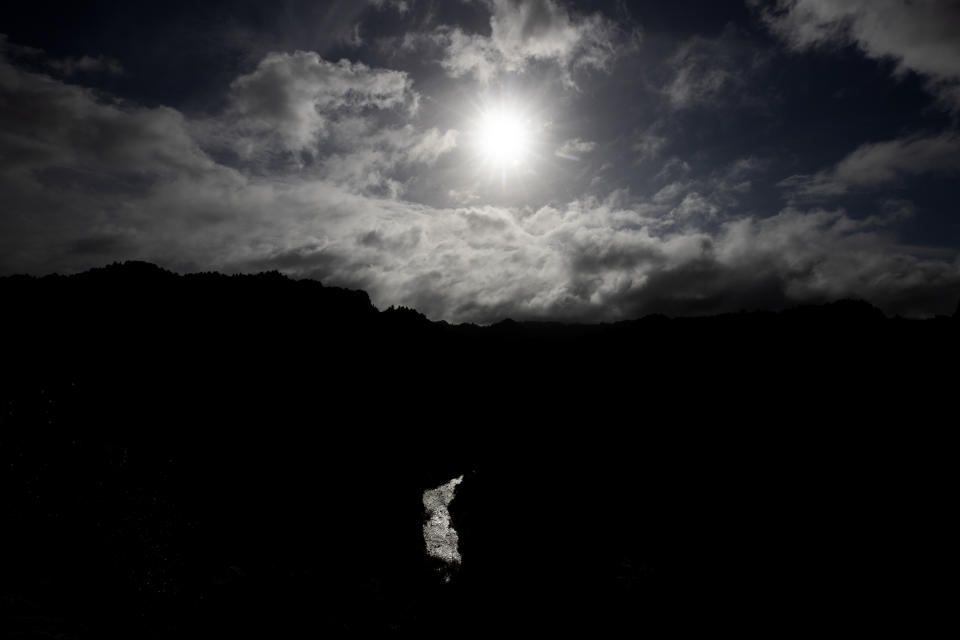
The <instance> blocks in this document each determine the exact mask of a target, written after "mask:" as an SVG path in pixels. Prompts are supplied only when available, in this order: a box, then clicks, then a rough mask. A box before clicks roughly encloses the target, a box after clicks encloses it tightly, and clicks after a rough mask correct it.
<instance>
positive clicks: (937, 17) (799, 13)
mask: <svg viewBox="0 0 960 640" xmlns="http://www.w3.org/2000/svg"><path fill="white" fill-rule="evenodd" d="M754 4H756V5H760V3H759V2H756V1H754ZM762 15H763V18H764V20H765V21H766V22H767V24H768V25H769V26H770V28H771V29H772V30H773V31H774V32H775V33H777V34H778V35H779V36H781V37H782V38H783V39H784V40H785V41H786V42H787V43H788V45H789V46H791V47H792V48H794V49H797V50H802V49H806V48H809V47H817V46H824V45H830V44H846V43H853V44H856V45H857V46H858V47H859V48H860V49H861V50H862V51H863V52H864V54H865V55H867V56H868V57H871V58H876V59H889V60H892V61H893V62H895V63H896V65H897V66H896V70H897V73H903V72H905V71H915V72H917V73H920V74H922V75H924V76H926V77H927V78H928V79H929V81H930V87H931V89H932V90H933V91H935V92H936V93H937V94H938V95H939V96H940V97H941V99H942V100H944V101H945V102H946V103H947V104H948V105H950V106H952V108H953V109H960V38H958V37H957V25H958V24H960V5H958V4H957V3H956V2H948V1H942V0H914V1H912V2H907V1H905V0H845V1H844V2H834V1H832V0H778V2H777V3H776V6H775V7H773V8H769V7H765V8H764V9H763V11H762Z"/></svg>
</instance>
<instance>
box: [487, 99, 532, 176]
mask: <svg viewBox="0 0 960 640" xmlns="http://www.w3.org/2000/svg"><path fill="white" fill-rule="evenodd" d="M477 142H478V146H479V150H480V153H481V155H482V156H483V158H484V159H485V160H486V161H487V162H489V163H490V164H491V165H493V166H495V167H497V168H500V169H506V168H508V167H515V166H517V165H519V164H520V163H521V162H522V161H523V160H524V158H525V157H526V155H527V153H528V152H529V147H530V127H529V124H528V123H527V122H526V120H525V119H524V118H523V116H522V115H520V114H519V113H518V112H515V111H510V110H508V109H502V108H501V109H496V110H491V111H488V112H487V113H485V114H483V116H482V118H481V120H480V126H479V130H478V131H477Z"/></svg>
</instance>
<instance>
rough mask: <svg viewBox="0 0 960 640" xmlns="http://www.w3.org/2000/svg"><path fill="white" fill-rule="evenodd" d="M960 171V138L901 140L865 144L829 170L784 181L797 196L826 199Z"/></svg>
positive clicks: (944, 135) (943, 135)
mask: <svg viewBox="0 0 960 640" xmlns="http://www.w3.org/2000/svg"><path fill="white" fill-rule="evenodd" d="M958 172H960V135H958V134H956V133H953V132H945V133H941V134H938V135H934V136H928V137H920V136H912V137H908V138H897V139H895V140H887V141H884V142H875V143H870V144H864V145H861V146H860V147H858V148H857V149H856V150H854V151H853V152H852V153H850V154H849V155H848V156H847V157H845V158H844V159H843V160H841V161H840V162H838V163H837V165H836V166H835V167H833V168H832V169H830V170H828V171H821V172H818V173H816V174H813V175H794V176H790V177H789V178H787V179H785V180H783V181H781V182H780V186H782V187H786V188H787V189H788V190H789V191H790V192H791V193H792V194H793V195H794V196H799V197H825V196H836V195H841V194H844V193H847V192H848V191H850V190H853V189H872V188H877V187H880V186H889V185H890V184H895V183H897V182H899V181H900V180H901V179H902V178H904V177H905V176H911V175H919V174H923V173H941V174H955V173H958Z"/></svg>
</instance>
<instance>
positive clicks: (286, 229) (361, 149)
mask: <svg viewBox="0 0 960 640" xmlns="http://www.w3.org/2000/svg"><path fill="white" fill-rule="evenodd" d="M288 63H289V64H288ZM294 71H298V72H302V73H303V75H304V77H305V78H306V79H305V80H304V79H303V78H299V77H293V76H294V75H295V74H294ZM387 71H388V70H373V69H369V68H363V67H361V66H358V65H356V64H353V63H328V62H325V61H323V60H322V59H318V58H314V57H313V56H301V57H299V58H298V57H297V55H296V54H287V57H283V56H279V55H274V56H271V57H270V63H269V64H267V65H265V66H260V67H258V68H257V69H256V70H254V72H252V73H251V74H247V76H243V78H247V80H244V81H241V82H238V83H234V87H233V88H232V90H231V91H232V93H231V102H229V105H228V107H227V108H226V109H225V110H224V112H223V113H222V114H220V115H218V116H212V117H213V118H214V119H215V120H218V121H217V122H215V123H210V122H206V121H203V122H198V121H195V120H193V119H191V118H188V117H186V116H184V115H183V114H181V113H180V112H178V111H176V110H173V109H170V108H165V107H157V108H145V107H139V106H136V105H131V104H129V103H122V102H119V101H114V100H111V99H110V98H108V97H104V96H103V95H102V94H97V93H94V92H92V91H90V90H87V89H85V88H83V87H80V86H77V85H74V84H68V83H66V82H63V81H62V80H57V79H54V78H51V77H49V76H46V75H42V74H39V73H35V72H28V71H24V70H23V69H20V68H18V67H16V66H14V65H12V64H10V63H9V62H8V61H5V60H2V59H0V119H2V120H3V122H5V123H6V124H7V125H8V126H6V127H5V128H4V131H3V133H2V134H0V197H2V200H3V203H4V206H3V208H2V214H0V271H2V272H4V273H10V272H14V271H15V272H23V271H27V272H33V273H47V272H51V271H74V270H79V269H84V268H88V267H92V266H97V265H102V264H104V263H105V262H109V261H111V260H119V259H134V258H139V259H146V260H151V261H155V262H157V263H159V264H161V265H163V266H166V267H169V268H173V269H177V270H198V269H202V270H206V269H220V270H226V271H253V270H260V269H274V268H275V269H280V270H282V271H284V272H286V273H289V274H291V275H296V276H302V277H315V278H319V279H321V280H323V281H324V282H327V283H329V284H336V285H342V286H351V287H361V288H364V289H366V290H368V291H369V292H370V294H371V297H372V298H373V300H374V302H375V303H376V304H378V305H379V306H381V307H384V306H388V305H391V304H402V305H407V306H413V307H416V308H418V309H420V310H422V311H423V312H425V313H426V314H427V315H428V316H430V317H432V318H437V319H439V318H443V319H447V320H451V321H479V322H490V321H495V320H499V319H501V318H503V317H507V316H511V317H515V318H567V319H577V320H600V319H605V320H616V319H620V318H629V317H635V316H638V315H642V314H645V313H650V312H655V311H662V312H670V313H706V312H716V311H725V310H737V309H739V308H741V307H742V308H755V307H776V306H779V305H785V304H791V303H795V302H802V301H817V300H824V299H832V298H836V297H841V296H847V295H859V296H863V297H865V298H867V299H868V300H871V301H873V302H876V303H878V304H881V305H884V306H885V308H886V309H887V310H888V311H894V312H901V313H931V312H946V311H949V310H952V307H953V304H954V303H955V299H956V292H957V290H958V287H960V263H958V262H957V261H956V260H953V259H952V258H937V257H931V256H927V257H919V256H916V255H914V254H913V253H912V252H911V251H909V250H907V249H905V248H903V247H900V246H899V245H898V244H897V243H896V241H895V240H894V239H893V236H892V233H891V227H890V226H889V225H890V224H892V219H891V218H890V217H889V216H875V217H872V218H868V219H859V220H858V219H854V218H852V217H850V216H849V215H847V214H845V213H844V212H843V211H841V210H823V209H811V210H802V209H796V208H790V209H786V210H784V211H782V212H780V213H778V214H777V215H774V216H772V217H769V218H766V219H754V218H750V217H742V216H738V215H736V214H735V213H733V212H731V211H729V210H724V207H726V206H727V205H726V204H725V202H724V201H723V200H722V198H720V197H719V196H718V194H719V193H720V192H719V191H718V190H717V189H716V188H714V189H713V190H712V191H711V190H709V189H708V188H707V187H709V185H708V184H706V183H703V182H696V181H694V180H691V179H690V178H685V177H681V178H680V179H678V180H674V182H680V183H681V185H682V187H681V188H677V189H675V190H674V191H673V192H672V193H671V194H670V196H669V197H667V196H666V195H664V197H662V198H660V199H659V201H657V199H655V198H651V199H642V198H640V199H638V198H633V197H631V196H630V194H629V193H628V192H626V191H619V192H615V193H613V194H611V196H610V197H608V198H606V199H602V200H599V199H593V198H581V199H576V200H573V201H570V202H567V203H563V204H562V203H551V204H549V205H547V206H542V207H540V208H533V209H530V208H525V207H506V206H461V207H454V208H441V207H434V206H427V205H424V204H417V203H413V202H409V201H405V200H403V199H402V198H401V197H400V196H401V195H402V186H403V184H402V181H403V166H404V163H428V162H433V161H436V159H437V158H439V157H441V156H442V154H444V153H445V152H446V151H447V150H449V149H450V148H451V147H452V146H453V145H454V144H455V142H456V134H455V133H450V132H443V131H440V130H438V129H426V130H424V129H422V128H419V127H417V125H416V121H415V116H414V115H413V113H412V111H411V109H410V108H409V105H410V101H411V98H410V97H409V93H410V92H411V91H412V88H411V87H410V85H409V81H408V80H407V79H405V78H398V77H397V76H393V75H390V74H388V73H387ZM358 76H363V77H362V78H360V77H358ZM318 78H320V79H321V80H322V81H321V80H318ZM268 80H269V81H268ZM261 81H262V82H263V84H258V83H260V82H261ZM321 85H322V86H321ZM253 86H257V87H261V88H263V90H264V91H266V92H267V93H266V94H265V95H262V96H260V98H256V97H254V96H248V95H247V93H246V91H247V90H252V89H251V87H253ZM344 86H350V87H354V88H355V89H353V91H354V93H351V89H344ZM356 87H359V89H356ZM270 96H272V100H271V99H268V97H270ZM238 100H239V101H241V102H243V104H244V105H245V107H244V108H242V109H241V108H238V107H237V101H238ZM258 100H263V101H262V102H258ZM303 104H311V105H313V107H312V108H313V109H314V110H315V111H316V115H315V116H314V114H309V113H306V112H305V108H301V107H302V105H303ZM384 109H387V110H394V111H395V112H396V113H395V114H394V115H395V116H396V118H397V119H399V120H400V122H394V121H391V120H390V119H388V120H387V121H381V120H378V119H376V118H372V117H371V116H370V112H371V111H372V112H373V113H374V114H376V113H379V112H380V111H382V110H384ZM315 117H316V118H317V119H319V121H318V120H315V119H314V118H315ZM329 118H335V122H336V125H337V126H336V127H335V129H336V130H337V131H336V132H334V131H333V130H332V129H333V128H334V127H332V125H331V124H330V123H331V122H334V120H329ZM246 119H251V120H263V121H264V122H271V123H272V125H273V126H275V127H276V130H277V132H278V133H277V136H278V137H279V139H280V144H281V145H282V146H283V151H282V152H284V153H290V148H291V147H292V148H298V149H301V148H303V147H301V146H300V145H301V142H302V140H303V138H301V137H297V138H294V137H290V136H292V135H293V134H292V133H291V132H295V133H297V134H298V135H300V134H302V135H303V136H306V137H307V138H308V139H313V140H315V145H316V146H315V147H314V148H313V151H312V153H313V154H314V160H313V162H312V163H308V164H305V165H303V166H292V165H289V164H282V163H281V164H269V163H267V164H263V163H253V162H245V161H241V162H232V163H231V162H230V161H229V159H228V158H220V155H219V152H218V153H214V152H211V151H210V150H209V149H210V144H211V142H210V138H211V137H215V135H218V134H217V132H220V131H225V130H230V128H231V126H233V124H235V123H237V122H245V121H246ZM211 131H212V132H213V133H211ZM342 131H348V132H350V134H351V136H352V140H353V144H352V146H351V148H350V149H347V148H345V147H344V148H341V147H339V146H337V143H336V136H337V135H340V134H341V132H342ZM224 135H226V134H224ZM245 135H246V134H245ZM253 139H254V140H255V141H257V140H259V138H257V137H256V136H253ZM331 140H333V142H330V141H331ZM228 141H229V142H231V143H232V142H234V141H235V140H234V139H233V138H230V139H229V140H228ZM328 144H329V145H331V146H326V145H328ZM278 153H280V151H278ZM747 164H749V163H747ZM741 170H742V171H741ZM749 170H752V169H751V168H750V167H746V165H744V167H740V169H737V170H736V171H734V170H733V169H731V172H732V174H737V175H740V174H741V173H743V172H744V171H749ZM724 175H726V174H724ZM368 183H369V185H368ZM370 185H372V186H370ZM389 185H394V186H396V189H390V188H388V186H389ZM951 260H953V261H951Z"/></svg>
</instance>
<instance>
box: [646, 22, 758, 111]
mask: <svg viewBox="0 0 960 640" xmlns="http://www.w3.org/2000/svg"><path fill="white" fill-rule="evenodd" d="M767 57H768V56H766V55H765V54H763V53H760V52H758V51H757V50H756V49H755V48H754V47H752V46H750V44H749V43H748V42H747V41H745V40H743V39H742V37H741V36H740V35H739V33H738V32H737V31H736V30H735V29H733V28H729V27H728V28H727V29H725V30H724V31H723V32H722V33H721V34H720V35H719V36H717V37H715V38H705V37H702V36H694V37H692V38H690V39H688V40H687V41H685V42H683V43H682V44H681V45H680V46H679V47H678V48H677V50H676V52H674V54H673V55H672V56H670V57H669V58H668V59H667V61H666V63H667V67H668V69H669V70H670V71H671V73H672V79H671V80H670V81H669V83H667V84H666V86H665V87H664V89H663V93H664V94H665V95H666V97H667V99H668V100H669V101H670V104H671V105H672V106H673V107H675V108H681V109H682V108H689V107H694V106H698V105H704V104H707V105H711V106H716V104H717V102H718V101H719V100H721V99H725V98H726V97H727V96H728V95H730V94H731V92H733V91H734V90H737V89H740V90H741V92H740V93H739V94H737V99H738V100H741V101H746V102H750V101H755V100H756V99H757V98H755V97H752V96H750V95H748V94H745V93H743V92H742V89H743V88H744V87H746V85H747V79H748V76H749V74H750V73H751V72H753V71H754V70H756V69H757V68H758V67H760V66H761V65H762V64H764V63H765V61H766V59H767Z"/></svg>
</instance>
